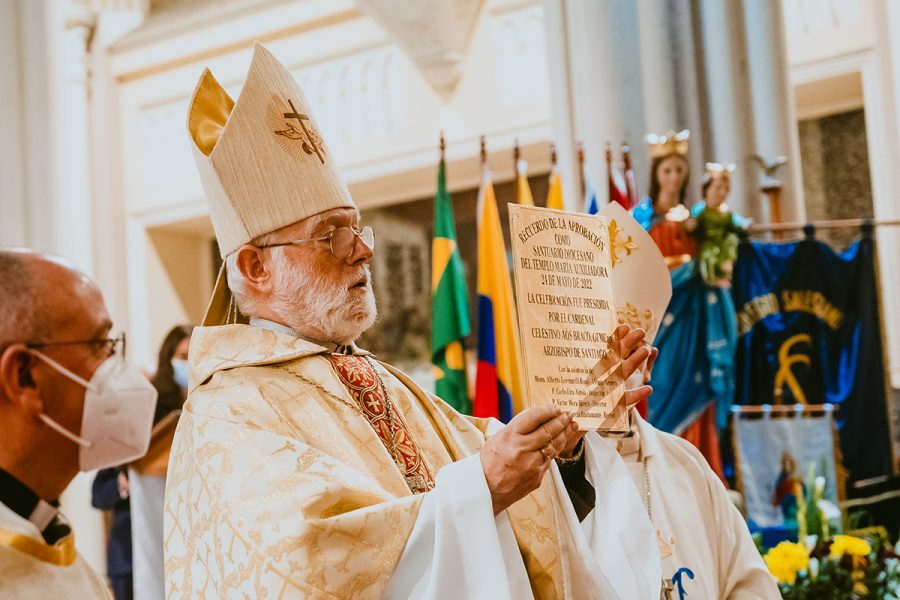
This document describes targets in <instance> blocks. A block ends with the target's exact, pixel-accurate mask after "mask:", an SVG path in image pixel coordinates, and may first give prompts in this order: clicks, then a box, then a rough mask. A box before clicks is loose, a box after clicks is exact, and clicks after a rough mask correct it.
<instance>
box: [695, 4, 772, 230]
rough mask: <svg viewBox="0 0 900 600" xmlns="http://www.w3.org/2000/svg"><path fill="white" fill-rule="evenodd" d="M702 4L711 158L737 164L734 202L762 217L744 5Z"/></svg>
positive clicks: (743, 210)
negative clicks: (753, 158)
mask: <svg viewBox="0 0 900 600" xmlns="http://www.w3.org/2000/svg"><path fill="white" fill-rule="evenodd" d="M699 7H700V11H699V12H700V21H701V24H702V29H703V42H702V43H703V56H704V60H705V64H704V67H705V69H704V78H705V83H706V88H707V115H708V123H709V139H710V142H711V148H710V156H709V157H708V160H712V161H715V162H731V163H734V164H735V165H737V168H738V169H737V171H736V172H735V174H734V176H733V177H732V183H731V198H730V200H729V204H730V205H731V206H732V207H733V208H734V210H736V211H737V212H739V213H741V214H743V215H746V216H748V217H752V218H753V219H755V220H756V221H762V220H764V219H763V216H764V214H765V212H764V209H763V204H762V201H761V200H760V194H759V185H758V182H757V180H756V176H755V173H756V168H755V166H754V164H753V163H752V162H751V159H750V156H751V155H752V154H753V153H754V151H755V143H754V127H753V111H752V106H751V102H750V89H749V81H748V76H747V70H746V65H747V48H746V44H745V40H744V22H743V21H744V19H743V12H742V10H741V5H740V4H738V3H736V2H722V1H721V0H700V3H699Z"/></svg>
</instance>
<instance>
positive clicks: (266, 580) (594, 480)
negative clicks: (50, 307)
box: [165, 45, 660, 599]
mask: <svg viewBox="0 0 900 600" xmlns="http://www.w3.org/2000/svg"><path fill="white" fill-rule="evenodd" d="M188 128H189V132H190V135H191V140H192V142H191V143H192V145H193V147H194V150H195V156H196V159H197V164H198V167H199V169H200V174H201V178H202V180H203V184H204V189H205V191H206V195H207V201H208V203H209V206H210V213H211V217H212V222H213V226H214V229H215V231H216V237H217V240H218V242H219V248H220V251H221V253H222V256H223V259H224V265H223V269H222V272H220V275H219V280H218V282H217V285H216V289H215V292H214V294H213V299H212V301H211V303H210V307H209V309H208V310H207V315H206V319H205V323H204V325H206V326H205V327H198V328H196V329H195V330H194V333H193V336H192V339H191V347H190V355H189V356H190V359H189V360H190V390H189V396H188V400H187V402H186V404H185V406H184V411H183V413H182V415H181V418H180V421H179V424H178V429H177V432H176V434H175V441H174V443H173V446H172V454H171V461H170V466H169V472H168V479H167V482H166V511H165V540H166V544H165V554H166V588H167V595H168V597H170V598H218V597H226V596H227V597H232V596H233V597H258V598H263V597H273V598H274V597H281V598H383V597H384V598H446V597H460V598H474V597H490V598H530V597H539V598H592V597H603V598H628V599H632V598H651V597H652V598H655V597H658V595H659V589H660V577H659V564H658V561H654V560H653V553H655V552H656V540H655V536H654V535H653V531H652V529H651V527H650V522H649V520H648V518H647V516H646V514H645V512H644V511H643V509H642V508H641V504H640V498H639V496H638V494H637V491H636V490H635V489H634V486H633V485H632V484H631V483H630V481H629V480H628V473H627V471H626V469H625V465H624V463H622V462H621V460H620V459H619V458H618V456H617V455H616V453H615V449H614V448H613V447H612V446H611V445H609V444H608V443H606V442H605V441H603V440H602V439H600V438H599V437H598V436H596V435H595V434H588V435H587V436H586V437H585V438H584V440H583V442H582V441H578V442H577V443H576V440H575V439H574V438H575V435H574V434H575V431H576V427H575V426H574V424H573V422H572V420H571V418H570V417H569V415H567V414H560V413H559V412H558V411H556V410H555V409H553V408H547V407H544V408H537V409H529V410H526V411H524V412H522V413H521V414H519V415H517V416H516V417H515V418H513V420H512V421H511V422H510V423H509V424H508V425H507V426H505V427H504V426H502V425H501V424H500V423H497V422H490V421H486V420H481V419H472V418H469V417H464V416H462V415H460V414H458V413H456V412H455V411H454V410H453V409H452V408H450V407H449V406H448V405H447V404H445V403H443V402H441V401H440V400H439V399H437V398H436V397H434V396H432V395H430V394H428V393H427V392H425V391H423V390H422V389H421V388H419V387H418V386H417V385H416V384H415V383H414V382H413V381H412V380H411V379H410V378H409V377H407V376H406V375H405V374H403V373H402V372H400V371H399V370H397V369H396V368H394V367H392V366H391V365H388V364H385V363H382V362H380V361H378V360H376V359H375V357H373V356H372V355H371V354H370V353H368V352H366V351H365V350H362V349H360V348H359V347H358V346H356V345H355V343H354V342H355V340H356V339H357V338H358V337H359V336H360V334H362V333H363V332H364V331H365V330H366V329H367V328H368V327H369V326H370V325H371V324H372V323H373V321H374V320H375V315H376V310H375V299H374V295H373V293H372V287H371V278H370V275H369V261H370V259H371V258H372V255H373V251H374V245H375V238H374V233H373V232H372V230H371V229H370V228H369V227H364V226H363V225H362V224H361V223H360V220H359V219H360V217H359V212H358V211H357V208H356V206H355V204H354V203H353V200H352V199H351V198H350V194H349V192H348V190H347V188H346V186H345V185H344V183H343V182H342V180H341V178H340V175H339V174H338V173H337V169H336V167H335V165H334V160H333V158H332V155H331V151H330V148H329V147H328V146H327V145H326V144H325V143H324V142H323V140H322V138H321V136H320V134H319V130H318V127H317V125H316V123H315V120H314V119H313V117H312V115H311V114H310V112H309V106H308V103H307V101H306V98H305V97H304V95H303V92H302V91H301V90H300V88H299V86H298V85H297V83H296V82H295V81H294V79H293V77H292V76H291V74H290V73H289V72H288V71H287V70H286V69H285V68H284V66H282V65H281V64H280V63H279V62H278V61H277V60H276V59H275V58H274V57H273V56H272V55H271V54H270V53H269V52H268V51H267V50H265V49H264V48H262V46H259V45H257V46H256V48H255V50H254V54H253V60H252V62H251V65H250V70H249V73H248V76H247V80H246V82H245V83H244V85H243V88H242V91H241V95H240V98H239V99H238V101H237V102H236V103H235V102H234V101H233V100H232V99H231V98H230V97H229V95H228V94H227V93H226V91H225V90H224V89H223V88H222V87H221V86H220V85H219V84H218V82H216V80H215V79H214V78H213V77H212V75H211V74H210V73H209V72H208V71H207V72H205V73H204V74H203V76H202V77H201V79H200V82H199V84H198V86H197V89H196V91H195V93H194V97H193V99H192V101H191V103H190V108H189V115H188ZM229 323H231V324H229ZM640 337H641V336H640V335H636V336H631V337H627V336H626V340H627V343H625V342H623V344H624V345H625V346H627V347H625V348H624V349H625V351H626V352H630V351H631V350H633V349H634V348H637V346H638V345H639V343H640ZM646 358H647V351H646V350H644V349H641V350H637V351H635V352H634V353H633V354H631V356H630V358H629V359H628V360H626V361H625V366H624V369H625V371H626V373H630V372H631V371H633V370H634V369H635V368H636V366H637V365H638V364H640V362H642V361H643V360H645V359H646ZM648 393H649V388H646V389H643V388H642V390H641V391H636V392H632V393H631V395H632V396H640V395H642V394H643V395H646V394H648ZM557 457H559V460H560V461H561V462H562V461H564V464H561V469H562V471H565V472H564V473H562V474H561V470H560V469H557V467H556V466H555V461H554V459H555V458H557ZM564 477H565V481H564V479H563V478H564ZM585 482H589V483H591V484H592V486H587V485H582V484H584V483H585ZM576 507H577V508H576ZM654 563H655V564H654Z"/></svg>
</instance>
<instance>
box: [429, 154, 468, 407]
mask: <svg viewBox="0 0 900 600" xmlns="http://www.w3.org/2000/svg"><path fill="white" fill-rule="evenodd" d="M445 169H446V167H445V165H444V160H443V159H441V162H440V164H439V165H438V180H437V193H436V194H435V196H434V240H432V243H431V362H432V363H433V364H434V379H435V383H434V391H435V393H436V394H437V395H438V396H439V397H440V398H442V399H443V400H444V401H445V402H447V403H448V404H449V405H450V406H452V407H453V408H455V409H456V410H458V411H459V412H461V413H463V414H469V413H470V410H471V403H470V402H469V392H468V384H467V380H466V359H465V354H464V353H463V346H462V339H463V338H464V337H466V336H467V335H469V332H470V331H471V330H470V327H469V292H468V290H467V289H466V278H465V274H464V272H463V264H462V259H461V258H460V256H459V248H458V247H457V244H456V225H455V222H454V219H453V205H452V203H451V201H450V194H449V193H448V192H447V179H446V175H445Z"/></svg>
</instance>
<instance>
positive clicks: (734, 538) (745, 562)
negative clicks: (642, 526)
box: [615, 408, 781, 600]
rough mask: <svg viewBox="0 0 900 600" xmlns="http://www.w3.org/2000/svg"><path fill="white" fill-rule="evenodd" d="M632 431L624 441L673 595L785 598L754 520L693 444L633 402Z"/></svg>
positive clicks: (738, 599) (620, 445)
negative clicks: (750, 523) (757, 539)
mask: <svg viewBox="0 0 900 600" xmlns="http://www.w3.org/2000/svg"><path fill="white" fill-rule="evenodd" d="M630 417H631V424H632V426H631V432H630V433H631V434H630V435H628V436H625V437H621V438H618V439H617V440H615V441H616V444H617V449H618V451H619V454H620V455H621V456H622V458H623V459H624V460H625V464H626V466H627V468H628V473H629V475H630V476H631V480H632V481H633V482H634V485H635V487H636V488H637V490H638V491H639V492H640V494H641V497H642V500H643V504H644V508H645V509H646V510H647V513H648V515H649V516H650V520H651V522H652V523H653V528H654V529H655V530H656V535H657V541H658V544H659V549H660V560H661V568H662V576H663V579H665V580H668V581H669V582H671V586H672V588H673V595H672V597H673V598H681V597H683V596H681V595H680V594H681V593H683V594H684V596H687V597H688V598H722V599H723V600H725V599H732V600H751V599H753V600H756V599H770V598H771V599H773V600H774V599H777V598H781V594H780V593H779V591H778V587H777V586H776V585H775V580H774V579H773V578H772V575H771V574H770V573H769V570H768V568H767V567H766V564H765V562H764V561H763V559H762V557H761V556H760V554H759V550H757V548H756V545H755V544H754V542H753V538H752V537H751V536H750V531H749V529H748V528H747V523H746V522H745V521H744V518H743V517H742V516H741V514H740V512H738V510H737V509H736V508H735V507H734V505H733V504H732V503H731V499H730V498H729V497H728V493H727V492H726V490H725V486H723V485H722V481H721V480H720V479H719V478H718V477H717V476H716V474H715V473H714V472H713V470H712V469H711V468H710V467H709V465H708V464H707V462H706V459H705V458H704V457H703V455H702V454H701V453H700V451H699V450H697V448H695V447H694V445H693V444H691V443H690V442H688V441H687V440H685V439H683V438H680V437H678V436H674V435H671V434H668V433H663V432H662V431H659V430H658V429H656V428H654V427H653V426H652V425H650V424H649V423H647V422H646V421H645V420H644V419H642V418H641V416H640V415H639V414H638V412H637V410H636V409H634V408H632V409H631V412H630Z"/></svg>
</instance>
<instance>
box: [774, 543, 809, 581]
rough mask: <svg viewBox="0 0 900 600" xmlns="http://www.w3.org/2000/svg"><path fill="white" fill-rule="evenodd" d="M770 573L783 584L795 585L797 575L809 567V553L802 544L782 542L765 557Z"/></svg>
mask: <svg viewBox="0 0 900 600" xmlns="http://www.w3.org/2000/svg"><path fill="white" fill-rule="evenodd" d="M765 561H766V566H768V567H769V572H770V573H772V575H773V576H774V577H775V579H777V580H778V581H780V582H781V583H789V584H791V585H793V583H794V582H795V581H796V580H797V573H799V572H800V571H803V570H805V569H806V568H807V566H809V551H808V550H807V549H806V548H805V547H804V546H803V545H801V544H794V543H791V542H781V543H780V544H778V545H777V546H775V547H774V548H772V549H771V550H769V552H768V554H766V556H765Z"/></svg>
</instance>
